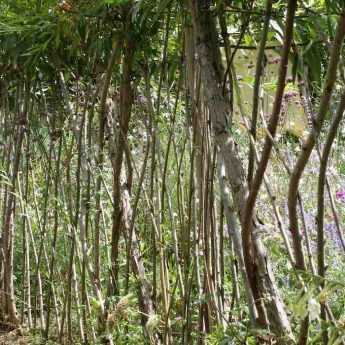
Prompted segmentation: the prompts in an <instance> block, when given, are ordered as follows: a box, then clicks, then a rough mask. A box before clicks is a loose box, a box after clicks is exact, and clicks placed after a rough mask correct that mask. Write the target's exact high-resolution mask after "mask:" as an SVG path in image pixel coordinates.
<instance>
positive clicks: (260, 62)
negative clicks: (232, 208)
mask: <svg viewBox="0 0 345 345" xmlns="http://www.w3.org/2000/svg"><path fill="white" fill-rule="evenodd" d="M271 11H272V0H267V1H266V15H265V22H264V27H263V29H262V36H261V41H260V46H259V50H258V55H257V60H256V70H255V80H254V88H253V106H252V107H253V108H252V120H251V126H250V134H251V136H252V137H253V139H254V141H255V140H256V127H257V121H258V110H259V100H260V97H259V93H260V86H261V78H262V75H263V72H264V57H265V47H266V41H267V36H268V30H269V26H270V18H271ZM254 149H255V148H254V146H253V145H250V148H249V157H248V175H247V181H248V186H249V188H250V186H251V183H252V179H253V175H254V168H255V157H254V155H255V153H254Z"/></svg>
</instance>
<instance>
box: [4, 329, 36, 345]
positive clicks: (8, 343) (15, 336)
mask: <svg viewBox="0 0 345 345" xmlns="http://www.w3.org/2000/svg"><path fill="white" fill-rule="evenodd" d="M27 344H30V342H29V336H27V335H25V334H24V332H23V330H21V329H16V330H13V331H11V332H2V331H0V345H27Z"/></svg>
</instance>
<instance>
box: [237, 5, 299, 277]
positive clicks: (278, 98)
mask: <svg viewBox="0 0 345 345" xmlns="http://www.w3.org/2000/svg"><path fill="white" fill-rule="evenodd" d="M296 7H297V0H289V3H288V9H287V17H286V27H285V35H284V47H283V52H282V56H281V61H280V66H279V75H278V83H277V89H276V94H275V99H274V103H273V108H272V114H271V116H270V120H269V124H268V131H269V133H270V134H271V136H272V138H274V137H275V134H276V131H277V126H278V123H279V115H280V110H281V104H282V99H283V94H284V89H285V84H286V74H287V67H288V61H289V53H290V48H291V42H292V38H293V25H294V16H295V11H296ZM272 147H273V143H272V141H271V139H270V138H269V137H268V136H266V139H265V144H264V147H263V150H262V155H261V159H260V162H259V164H258V168H257V171H256V174H255V177H254V179H253V182H252V185H251V188H250V192H249V195H248V198H247V202H246V206H245V213H244V215H243V229H242V237H243V249H244V255H245V261H246V267H247V270H248V274H249V277H250V278H251V279H252V277H253V274H254V273H253V272H252V267H253V266H252V261H253V253H252V240H251V236H252V228H253V213H254V207H255V203H256V199H257V195H258V193H259V190H260V186H261V183H262V181H263V177H264V174H265V171H266V168H267V164H268V161H269V159H270V155H271V151H272Z"/></svg>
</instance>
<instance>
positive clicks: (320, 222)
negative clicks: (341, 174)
mask: <svg viewBox="0 0 345 345" xmlns="http://www.w3.org/2000/svg"><path fill="white" fill-rule="evenodd" d="M344 111H345V91H343V94H342V96H341V99H340V103H339V105H338V108H337V111H336V113H335V116H334V118H333V120H332V124H331V127H330V129H329V131H328V135H327V139H326V143H325V146H324V148H323V151H322V155H321V161H320V170H319V179H318V198H317V199H318V203H317V249H318V275H319V276H320V277H322V279H323V280H322V281H321V284H320V287H321V288H324V286H325V281H324V279H325V275H326V268H325V237H324V191H325V181H326V171H327V165H328V159H329V155H330V152H331V148H332V145H333V142H334V139H335V137H336V134H337V131H338V128H339V125H340V122H341V120H342V118H343V115H344ZM321 319H322V320H323V321H324V322H326V310H325V305H324V303H321ZM322 328H323V330H322V338H323V343H324V345H327V344H328V334H327V328H326V325H325V324H324V325H323V327H322Z"/></svg>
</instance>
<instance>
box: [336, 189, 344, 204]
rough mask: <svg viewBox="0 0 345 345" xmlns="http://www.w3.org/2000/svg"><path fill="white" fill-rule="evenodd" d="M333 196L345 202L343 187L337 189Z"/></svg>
mask: <svg viewBox="0 0 345 345" xmlns="http://www.w3.org/2000/svg"><path fill="white" fill-rule="evenodd" d="M335 197H336V199H337V200H339V201H341V202H344V203H345V189H343V190H339V191H337V192H336V193H335Z"/></svg>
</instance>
